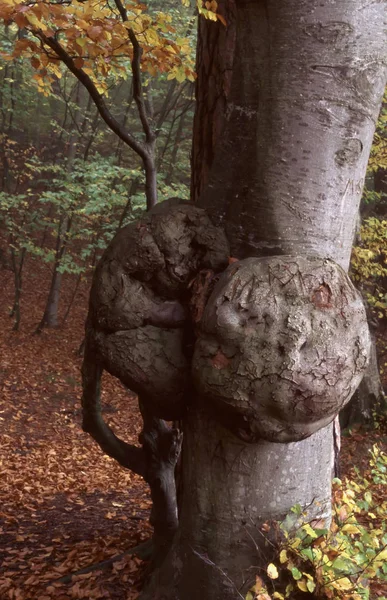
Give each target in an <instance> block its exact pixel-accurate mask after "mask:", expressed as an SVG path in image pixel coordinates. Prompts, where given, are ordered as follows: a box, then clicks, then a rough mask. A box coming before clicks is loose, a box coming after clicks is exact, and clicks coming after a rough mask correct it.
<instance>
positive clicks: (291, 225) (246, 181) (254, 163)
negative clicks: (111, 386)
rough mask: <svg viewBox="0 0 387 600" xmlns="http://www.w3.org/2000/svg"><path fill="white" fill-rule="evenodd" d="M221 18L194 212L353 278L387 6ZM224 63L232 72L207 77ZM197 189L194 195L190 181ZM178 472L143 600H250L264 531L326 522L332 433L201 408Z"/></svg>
mask: <svg viewBox="0 0 387 600" xmlns="http://www.w3.org/2000/svg"><path fill="white" fill-rule="evenodd" d="M219 10H220V12H221V13H222V14H224V15H229V14H230V15H231V16H232V19H235V21H234V20H231V21H230V22H229V27H230V30H229V32H228V33H227V34H226V35H223V34H221V33H219V35H218V36H217V37H216V36H215V37H216V39H215V42H214V35H213V34H212V33H211V31H212V30H211V29H210V28H211V27H218V31H219V28H221V27H222V25H221V24H219V23H218V24H216V25H214V24H212V23H208V22H204V21H202V23H201V25H200V39H199V46H200V49H201V50H200V54H199V61H198V70H199V73H198V82H199V83H198V94H199V96H200V98H201V101H202V106H201V108H200V111H201V113H200V114H201V116H203V115H205V114H206V109H207V117H208V115H209V114H211V110H213V106H214V103H215V104H216V99H214V98H211V101H212V104H210V103H209V104H208V105H207V106H203V103H204V105H205V100H206V98H205V95H203V94H201V92H200V90H203V86H209V85H215V83H214V81H216V77H218V80H217V81H216V83H217V84H218V85H217V89H218V90H220V95H221V100H220V101H219V103H218V105H219V106H223V109H224V113H223V119H219V118H218V119H217V120H216V125H217V127H218V130H217V133H216V135H215V136H214V129H213V127H214V120H213V119H211V118H209V117H208V118H207V120H206V121H205V120H202V121H199V120H198V119H196V134H197V130H198V128H202V131H201V134H200V135H196V137H195V139H196V140H209V139H210V140H211V153H210V154H209V153H208V148H207V147H205V146H202V147H198V146H197V145H196V146H194V151H193V155H194V157H195V162H194V168H195V164H196V166H199V167H200V166H201V164H202V162H203V160H206V158H207V162H208V161H210V162H211V164H210V165H209V166H208V167H207V168H206V169H204V173H205V177H206V178H207V185H206V186H205V187H204V191H203V193H202V194H201V196H200V198H199V205H200V206H203V207H206V209H207V210H208V211H209V212H210V215H211V216H212V218H213V220H214V222H215V223H216V224H221V225H223V226H224V227H225V229H226V232H227V234H228V238H229V241H230V243H231V248H232V256H233V257H236V258H238V259H244V258H246V257H249V256H270V255H300V256H305V255H317V256H321V257H323V258H327V257H329V258H331V259H333V260H334V261H336V262H337V263H339V264H340V265H341V266H342V267H343V268H344V270H347V268H348V265H349V259H350V251H351V246H352V240H353V232H354V226H355V221H356V215H357V212H358V205H359V201H360V196H361V192H362V187H363V181H364V175H365V169H366V164H367V160H368V155H369V150H370V146H371V142H372V136H373V132H374V128H375V122H376V118H377V114H378V109H379V106H380V101H381V98H382V93H383V89H384V85H385V82H386V56H385V51H386V43H385V42H386V38H385V30H384V21H385V4H384V3H381V2H369V1H368V0H342V1H341V2H331V1H328V0H308V1H306V0H300V1H299V2H294V1H293V0H266V1H254V2H252V1H247V0H235V1H234V0H224V1H223V2H222V1H221V2H220V3H219ZM234 40H235V45H234ZM208 41H211V42H212V43H213V42H214V43H213V44H212V46H211V52H212V54H211V53H210V52H209V48H208V47H207V46H206V43H207V42H208ZM220 56H226V57H227V61H224V62H223V65H225V64H226V67H227V68H226V69H225V70H224V71H222V72H216V70H215V71H211V67H209V66H208V65H209V63H211V59H212V58H213V60H214V62H216V61H218V63H217V64H221V61H220V60H219V57H220ZM231 57H232V58H231ZM202 67H203V69H202ZM230 71H231V73H230ZM204 72H207V73H208V72H211V74H212V77H213V78H214V80H213V81H210V82H209V81H208V79H204V78H203V79H202V78H201V75H202V74H203V73H204ZM203 129H204V131H203ZM206 131H207V133H208V135H207V136H206ZM203 157H206V158H203ZM193 180H194V182H195V184H194V186H193V190H194V192H195V190H198V189H200V185H199V184H200V175H199V177H198V176H197V173H195V171H194V174H193ZM183 465H184V467H183V469H182V487H183V501H182V506H181V516H180V527H179V530H178V533H177V535H176V537H175V540H174V543H173V546H172V549H171V551H170V553H169V555H168V557H167V558H166V560H165V562H164V564H163V566H162V568H161V569H160V570H159V571H157V572H156V573H155V576H154V578H153V581H152V582H151V583H150V585H149V587H148V589H147V590H145V591H144V594H143V598H144V599H146V600H148V599H151V598H152V600H156V599H157V600H161V599H162V600H214V599H215V598H216V599H217V598H222V600H235V599H237V598H241V597H242V598H243V597H244V595H243V594H245V592H246V590H247V589H248V587H249V585H250V584H251V583H252V582H254V577H255V573H259V574H260V575H262V570H261V569H262V568H263V567H264V565H265V564H266V559H267V558H268V555H269V554H270V552H268V546H267V543H266V542H265V539H264V536H263V534H262V531H261V530H260V526H261V525H262V521H264V520H266V519H269V520H270V519H279V518H281V517H283V516H284V515H285V514H286V513H287V512H288V511H289V509H290V508H291V506H292V505H294V504H296V503H299V504H301V505H302V506H303V508H304V509H305V510H306V513H307V518H308V517H309V518H310V519H316V518H318V519H322V520H323V521H324V520H325V522H326V523H327V522H328V521H329V519H330V502H331V488H330V481H331V473H332V467H333V435H332V425H328V426H327V427H325V428H323V429H321V430H320V431H319V432H317V433H315V434H313V435H311V436H310V437H309V438H307V439H305V440H303V441H299V442H295V443H288V444H285V443H271V442H264V441H261V442H259V443H256V444H251V445H248V444H246V443H243V442H242V441H237V439H236V438H235V437H232V435H231V434H230V433H228V432H227V430H226V429H223V428H222V426H221V425H219V419H218V418H217V415H216V413H215V420H214V416H210V415H209V414H208V413H207V412H206V411H203V412H201V411H199V409H198V408H197V406H194V407H192V408H191V409H190V411H189V413H188V416H187V417H186V418H185V420H184V441H183Z"/></svg>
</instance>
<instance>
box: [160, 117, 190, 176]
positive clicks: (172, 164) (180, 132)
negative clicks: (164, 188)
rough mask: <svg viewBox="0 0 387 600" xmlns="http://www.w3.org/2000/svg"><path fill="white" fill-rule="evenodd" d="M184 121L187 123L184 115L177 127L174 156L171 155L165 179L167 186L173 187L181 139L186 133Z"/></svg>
mask: <svg viewBox="0 0 387 600" xmlns="http://www.w3.org/2000/svg"><path fill="white" fill-rule="evenodd" d="M184 121H185V115H184V114H183V115H182V116H181V117H180V119H179V124H178V126H177V131H176V135H175V141H174V144H173V149H172V154H171V160H170V162H169V169H168V175H167V177H166V179H165V183H166V184H167V185H171V182H172V178H173V173H174V170H175V167H176V160H177V153H178V150H179V145H180V142H181V139H182V137H183V131H184Z"/></svg>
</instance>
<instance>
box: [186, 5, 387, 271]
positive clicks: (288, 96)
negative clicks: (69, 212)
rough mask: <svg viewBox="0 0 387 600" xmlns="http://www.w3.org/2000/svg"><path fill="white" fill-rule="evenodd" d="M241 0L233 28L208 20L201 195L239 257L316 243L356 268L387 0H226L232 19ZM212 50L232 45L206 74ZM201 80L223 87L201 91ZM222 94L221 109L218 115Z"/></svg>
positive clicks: (305, 249)
mask: <svg viewBox="0 0 387 600" xmlns="http://www.w3.org/2000/svg"><path fill="white" fill-rule="evenodd" d="M234 6H236V15H237V16H236V19H235V24H234V21H233V20H231V19H230V26H229V29H230V33H227V30H226V32H224V31H222V29H221V28H222V27H223V26H222V25H221V24H220V23H218V24H217V25H215V26H214V29H215V28H217V32H214V30H211V27H213V25H212V24H211V23H205V22H204V21H202V22H201V26H200V27H201V29H200V32H201V41H200V46H199V47H200V53H199V64H198V70H199V78H198V79H199V84H198V94H199V108H198V110H199V112H198V115H197V121H196V128H199V127H200V128H201V129H202V131H201V132H200V134H198V133H197V132H196V137H195V141H196V144H195V145H194V152H193V156H194V161H193V169H194V174H193V181H194V182H195V181H196V180H197V179H199V180H200V179H201V178H202V177H204V178H205V179H207V180H208V185H207V187H206V189H205V190H203V193H201V195H200V198H199V204H200V205H202V206H205V207H206V209H207V210H209V211H210V214H211V216H213V217H214V218H215V221H216V222H217V223H224V224H225V226H226V231H227V234H228V237H229V238H230V241H231V245H232V253H233V255H234V256H237V257H238V258H243V257H246V256H251V255H275V254H284V253H285V254H305V253H307V254H318V255H322V256H326V257H331V258H333V259H334V260H335V261H336V262H338V263H339V264H341V265H342V266H343V267H344V268H345V269H347V268H348V264H349V249H350V247H351V245H352V240H353V232H354V227H355V219H356V211H355V210H354V207H355V206H357V205H358V204H359V201H360V197H361V193H362V188H363V181H364V175H365V168H366V164H367V161H368V156H369V151H370V147H371V143H372V137H373V132H374V126H375V120H376V118H377V114H378V110H379V107H380V102H381V98H382V93H383V90H384V85H385V77H386V75H385V73H386V70H385V69H386V68H385V47H386V36H385V29H384V19H385V4H384V3H380V2H372V3H370V2H368V0H345V1H342V2H336V3H330V2H328V1H324V2H320V1H317V0H312V1H310V0H308V1H305V0H303V1H302V0H301V1H300V2H297V3H294V2H291V1H290V0H271V1H265V2H263V1H256V2H251V1H247V0H240V1H237V2H228V1H227V2H223V3H221V8H220V10H221V11H225V14H226V19H227V16H228V15H229V14H230V10H231V11H232V10H233V8H234ZM223 7H224V8H223ZM223 29H224V27H223ZM234 30H235V49H234V54H233V60H231V59H230V54H231V50H230V46H232V40H233V39H234V35H233V32H234ZM214 37H216V40H215V42H214ZM214 45H215V46H216V47H215V49H214V47H213V46H214ZM208 55H209V56H210V57H212V56H214V59H213V62H215V61H217V62H216V67H217V66H218V65H221V59H218V57H219V56H221V57H224V58H222V60H223V62H225V61H226V57H227V65H225V66H224V68H223V70H221V71H219V70H217V69H216V68H215V66H213V69H212V71H211V72H210V80H209V81H208V77H209V75H208V68H209V67H208ZM230 63H231V70H232V76H231V75H230ZM202 73H203V77H202ZM212 79H214V80H215V84H212ZM204 86H208V87H209V88H210V87H212V88H213V87H215V88H216V89H217V90H218V91H217V94H216V97H215V98H212V97H211V96H210V95H209V93H208V94H207V95H206V96H205V98H204V100H203V96H204V95H205V93H204V90H203V87H204ZM215 105H216V106H215ZM214 106H215V109H218V110H219V108H221V107H222V106H223V107H224V108H223V115H224V116H223V119H222V118H221V117H219V116H217V117H216V119H215V120H213V119H212V118H211V115H212V112H211V111H213V109H214ZM199 136H200V137H199ZM207 140H210V144H209V145H208V144H207ZM201 141H203V145H199V146H198V143H200V142H201ZM209 147H210V148H211V152H209V150H208V148H209ZM202 163H205V164H206V165H208V166H206V167H205V168H206V171H208V170H209V169H210V173H209V174H208V175H206V174H204V175H203V174H202V173H201V171H199V174H198V169H200V167H199V166H198V165H202ZM200 191H201V190H200V186H199V185H198V184H195V185H194V192H195V200H198V193H199V192H200Z"/></svg>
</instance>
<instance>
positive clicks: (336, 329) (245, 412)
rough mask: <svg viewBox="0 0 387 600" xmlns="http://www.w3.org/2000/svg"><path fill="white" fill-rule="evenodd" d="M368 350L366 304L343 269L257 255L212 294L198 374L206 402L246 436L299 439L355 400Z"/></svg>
mask: <svg viewBox="0 0 387 600" xmlns="http://www.w3.org/2000/svg"><path fill="white" fill-rule="evenodd" d="M369 348H370V337H369V332H368V326H367V319H366V315H365V310H364V306H363V303H362V300H361V298H360V295H359V294H358V293H357V291H356V290H355V288H354V287H353V285H352V283H351V282H350V280H349V278H348V276H347V274H346V273H345V271H344V270H343V269H342V268H341V267H339V266H338V265H337V264H336V263H334V262H333V261H332V260H329V259H323V258H318V257H296V256H287V257H286V256H282V257H267V258H249V259H245V260H241V261H239V262H237V263H234V264H232V265H230V266H229V268H228V269H227V270H226V271H225V273H224V274H223V275H222V276H221V277H220V280H219V282H218V283H217V285H216V286H215V288H214V290H213V292H212V295H211V297H210V299H209V301H208V303H207V306H206V308H205V311H204V315H203V319H202V321H201V323H200V327H199V331H198V339H197V342H196V346H195V353H194V357H193V365H192V368H193V376H194V381H195V385H196V388H197V391H198V393H199V397H200V399H201V401H202V402H203V403H204V404H205V405H206V406H208V407H210V408H211V409H212V410H213V411H214V414H215V416H216V418H217V419H218V420H219V421H221V422H222V423H223V425H225V426H226V427H227V428H228V429H229V430H231V431H232V432H234V433H235V434H236V435H237V436H238V437H239V438H241V439H242V440H244V441H248V442H257V441H258V440H259V439H266V440H268V441H272V442H294V441H299V440H302V439H304V438H306V437H308V436H310V435H311V434H312V433H314V432H316V431H318V430H319V429H321V428H322V427H325V426H326V425H327V424H329V423H330V422H331V421H332V420H333V419H334V417H335V416H336V415H337V414H338V412H339V410H340V409H341V408H342V407H343V406H344V405H345V404H346V403H347V402H348V401H349V400H350V398H351V396H352V394H353V393H354V392H355V390H356V388H357V386H358V385H359V383H360V381H361V379H362V377H363V374H364V371H365V368H366V366H367V361H368V354H369Z"/></svg>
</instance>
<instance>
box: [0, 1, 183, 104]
mask: <svg viewBox="0 0 387 600" xmlns="http://www.w3.org/2000/svg"><path fill="white" fill-rule="evenodd" d="M0 19H1V20H2V21H3V22H4V23H5V24H6V25H7V26H8V27H11V28H14V29H13V30H14V47H13V52H12V53H11V54H10V53H3V58H6V59H7V58H8V59H11V58H12V57H18V56H24V57H27V58H29V59H30V61H31V65H32V66H33V67H34V69H35V71H36V73H35V75H34V78H35V80H36V81H37V83H38V85H39V87H40V89H41V90H42V91H43V92H44V93H46V94H47V93H49V91H50V90H51V87H52V84H53V82H54V80H55V77H59V78H60V77H61V75H62V71H61V68H60V62H61V61H62V60H63V57H64V56H65V55H66V56H67V57H68V59H69V60H70V61H71V63H72V65H73V67H74V68H75V69H78V70H80V71H82V72H83V73H84V74H85V75H87V76H89V77H90V78H91V79H92V80H93V82H94V83H95V85H96V87H97V89H98V91H99V92H100V93H101V94H105V93H107V91H108V81H107V77H110V78H113V79H114V80H116V79H118V78H126V77H127V74H128V67H130V64H129V60H130V59H133V45H134V44H136V43H138V44H139V45H140V47H141V65H142V69H143V71H145V72H147V73H149V74H151V75H155V74H157V73H168V77H169V78H171V79H172V78H177V79H178V80H179V81H182V80H184V79H186V78H188V79H190V80H191V81H193V79H194V70H193V65H194V63H193V50H194V49H193V45H192V44H191V42H190V40H189V38H187V37H184V36H183V37H179V34H178V33H177V31H176V27H175V25H174V23H173V22H172V21H173V15H171V14H168V13H165V12H163V11H161V10H152V11H149V10H148V7H147V6H146V5H145V4H142V3H138V2H130V1H129V2H125V3H124V4H123V3H121V0H115V2H108V3H106V2H103V1H101V0H98V1H93V0H82V1H80V2H78V1H77V0H71V1H68V2H45V1H44V0H36V1H35V2H26V1H23V0H1V2H0Z"/></svg>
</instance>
